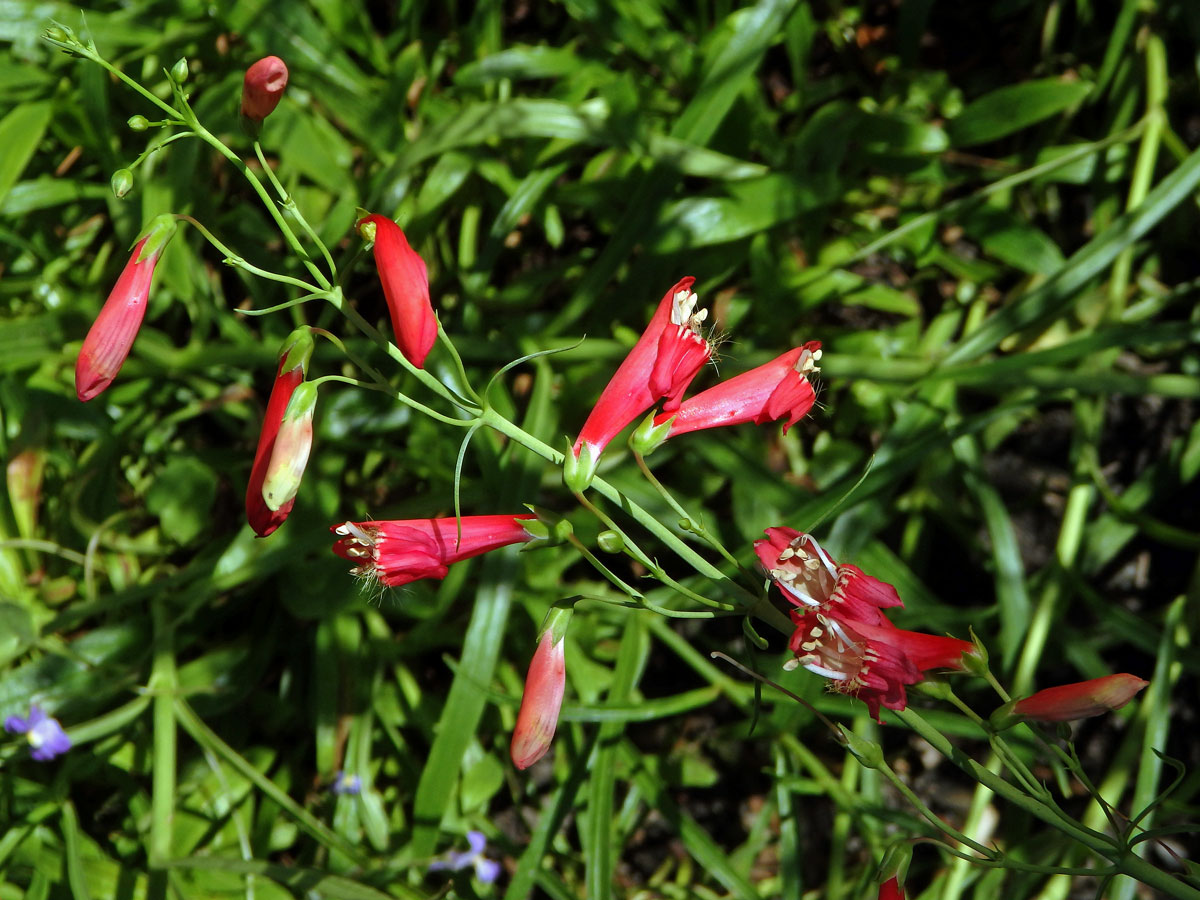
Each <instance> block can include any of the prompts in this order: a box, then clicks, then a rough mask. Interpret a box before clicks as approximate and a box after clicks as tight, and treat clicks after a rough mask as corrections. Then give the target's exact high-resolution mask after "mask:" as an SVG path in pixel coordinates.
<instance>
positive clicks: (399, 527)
mask: <svg viewBox="0 0 1200 900" xmlns="http://www.w3.org/2000/svg"><path fill="white" fill-rule="evenodd" d="M536 518H537V517H536V516H531V515H519V516H463V517H462V518H461V519H455V518H453V517H451V518H447V519H393V520H387V521H382V522H343V523H342V524H341V525H332V526H330V528H329V530H330V531H332V532H333V533H334V534H336V535H338V540H337V541H336V542H335V543H334V545H333V552H334V553H336V554H337V555H338V556H340V557H342V558H343V559H348V560H350V561H351V562H353V563H355V564H356V567H355V568H354V569H353V570H351V571H352V572H353V573H354V574H355V575H366V576H370V577H373V578H375V579H377V580H378V581H380V582H382V583H383V584H386V585H388V586H389V587H398V586H399V585H402V584H408V583H409V582H410V581H418V580H420V579H422V578H445V577H446V573H447V572H448V571H450V566H451V565H452V564H454V563H456V562H458V561H459V560H463V559H468V558H470V557H472V556H479V555H480V554H483V553H487V552H489V551H491V550H497V549H499V548H500V547H505V546H508V545H509V544H519V543H523V542H525V541H529V540H533V539H534V538H535V536H534V535H532V534H530V532H529V531H527V530H526V529H525V527H524V524H523V523H525V522H528V521H530V520H533V519H536ZM460 524H461V528H462V533H461V535H460V534H459V527H460Z"/></svg>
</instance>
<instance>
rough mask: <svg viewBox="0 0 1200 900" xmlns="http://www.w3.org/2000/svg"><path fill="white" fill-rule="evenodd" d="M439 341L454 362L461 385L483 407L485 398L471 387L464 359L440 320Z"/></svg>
mask: <svg viewBox="0 0 1200 900" xmlns="http://www.w3.org/2000/svg"><path fill="white" fill-rule="evenodd" d="M438 340H439V341H441V343H442V346H443V347H445V348H446V351H447V352H448V353H449V354H450V358H451V359H452V360H454V371H455V372H456V373H457V374H458V381H459V384H460V385H461V386H462V389H463V390H464V391H465V392H466V393H467V396H469V397H470V399H471V400H473V401H474V402H475V403H476V404H478V405H479V406H483V398H482V397H480V396H479V394H478V393H476V391H475V388H473V387H471V379H470V378H468V377H467V369H466V366H464V365H463V361H462V357H461V356H460V355H459V353H458V348H457V347H455V346H454V341H452V340H450V335H448V334H446V329H444V328H442V323H441V320H440V319H439V320H438Z"/></svg>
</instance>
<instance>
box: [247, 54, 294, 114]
mask: <svg viewBox="0 0 1200 900" xmlns="http://www.w3.org/2000/svg"><path fill="white" fill-rule="evenodd" d="M287 83H288V68H287V66H286V65H284V63H283V60H282V59H280V58H279V57H278V56H267V57H264V58H263V59H260V60H259V61H258V62H256V63H255V64H254V65H252V66H251V67H250V68H248V69H247V70H246V77H245V80H244V81H243V82H242V115H243V116H245V117H246V118H247V119H249V120H250V122H252V123H253V124H255V125H258V124H261V123H262V120H263V119H265V118H266V117H267V116H269V115H270V114H271V113H272V112H274V110H275V107H276V106H278V105H279V98H280V97H282V96H283V89H284V88H286V87H287Z"/></svg>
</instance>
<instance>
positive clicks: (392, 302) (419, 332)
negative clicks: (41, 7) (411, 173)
mask: <svg viewBox="0 0 1200 900" xmlns="http://www.w3.org/2000/svg"><path fill="white" fill-rule="evenodd" d="M356 227H357V228H358V233H359V234H360V235H362V237H363V239H364V240H368V241H374V242H375V267H376V269H378V270H379V281H380V283H381V284H382V285H383V296H384V298H385V299H386V300H387V305H388V312H389V313H390V314H391V318H392V331H394V332H395V335H396V345H397V346H398V347H399V348H400V351H401V352H402V353H403V354H404V358H405V359H407V360H408V361H409V362H410V363H412V364H413V365H414V366H416V367H417V368H418V369H421V368H424V367H425V357H426V356H428V355H429V351H430V349H432V347H433V342H434V341H436V340H437V330H438V323H437V316H435V315H434V314H433V306H432V304H431V303H430V302H429V275H428V274H427V272H426V271H425V260H423V259H421V257H420V256H419V255H418V254H417V252H416V251H415V250H413V248H412V247H410V246H409V245H408V239H407V238H406V237H405V236H404V232H403V231H402V230H401V228H400V226H399V225H397V224H396V223H395V222H393V221H392V220H391V219H389V218H387V216H380V215H375V214H372V215H369V216H364V217H363V218H361V219H359V220H358V224H357V226H356Z"/></svg>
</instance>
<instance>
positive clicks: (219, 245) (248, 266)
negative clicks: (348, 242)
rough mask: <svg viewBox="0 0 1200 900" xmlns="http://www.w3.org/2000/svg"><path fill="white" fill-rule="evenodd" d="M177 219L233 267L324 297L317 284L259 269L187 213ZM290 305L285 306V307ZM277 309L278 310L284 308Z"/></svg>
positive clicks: (177, 216)
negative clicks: (196, 232)
mask: <svg viewBox="0 0 1200 900" xmlns="http://www.w3.org/2000/svg"><path fill="white" fill-rule="evenodd" d="M175 218H177V219H180V220H182V221H184V222H187V223H188V224H189V225H191V226H192V227H193V228H195V229H196V230H197V231H199V232H200V233H201V234H202V235H203V236H204V239H205V240H206V241H208V242H209V243H210V244H212V245H213V246H214V247H215V248H216V249H217V250H218V251H219V252H220V253H222V254H223V255H224V256H225V261H226V262H227V263H229V264H230V265H231V266H236V267H237V268H239V269H244V270H245V271H247V272H250V273H252V274H254V275H257V276H258V277H259V278H266V279H268V280H270V281H278V282H280V283H281V284H288V285H291V286H292V287H297V288H300V289H301V290H303V291H307V292H308V293H309V295H310V296H312V297H323V296H324V295H325V292H324V291H323V290H322V289H321V288H318V287H317V286H316V285H315V284H309V283H308V282H307V281H301V280H300V279H299V278H293V277H291V276H290V275H280V274H279V273H278V272H271V271H269V270H267V269H262V268H259V267H258V266H256V265H253V264H252V263H249V262H247V261H246V260H244V259H243V258H242V257H241V256H239V255H238V254H237V253H235V252H234V251H233V250H231V249H230V248H229V247H228V246H227V245H226V244H225V243H224V242H223V241H221V240H219V239H218V238H217V236H216V235H215V234H213V233H212V232H211V231H209V230H208V228H206V227H205V226H204V224H203V223H202V222H200V221H199V220H198V219H196V218H195V217H193V216H189V215H187V214H185V213H176V215H175ZM290 302H291V301H289V304H290ZM289 304H284V306H286V305H289ZM275 308H277V309H278V308H282V307H275ZM259 312H267V310H259Z"/></svg>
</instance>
